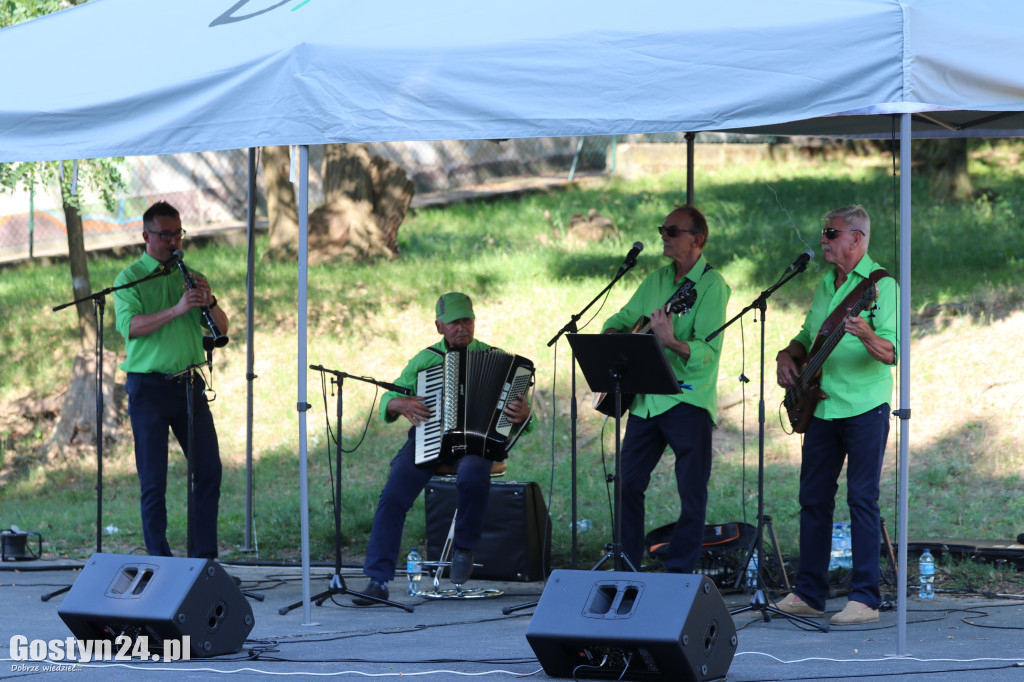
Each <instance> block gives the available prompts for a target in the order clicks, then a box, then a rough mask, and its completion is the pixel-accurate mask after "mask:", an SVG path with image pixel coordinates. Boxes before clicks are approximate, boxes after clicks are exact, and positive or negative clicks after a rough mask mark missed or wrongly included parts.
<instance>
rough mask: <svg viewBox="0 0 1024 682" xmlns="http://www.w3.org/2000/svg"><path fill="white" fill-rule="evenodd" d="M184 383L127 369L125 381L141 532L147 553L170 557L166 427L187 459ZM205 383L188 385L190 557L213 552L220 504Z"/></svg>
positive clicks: (215, 447) (217, 465)
mask: <svg viewBox="0 0 1024 682" xmlns="http://www.w3.org/2000/svg"><path fill="white" fill-rule="evenodd" d="M187 386H188V384H187V383H186V382H185V381H183V380H182V381H179V380H178V379H171V380H168V379H166V378H164V375H163V374H138V373H134V372H131V373H129V374H128V379H127V380H126V382H125V389H126V390H127V391H128V416H129V417H131V422H132V433H133V434H134V435H135V468H136V471H137V472H138V475H139V493H140V501H141V511H142V536H143V538H144V539H145V541H146V552H147V553H148V554H150V555H152V556H171V548H170V545H168V543H167V503H166V493H167V429H168V428H170V430H171V432H172V433H173V434H174V437H175V438H176V439H177V440H178V445H180V446H181V449H182V452H184V453H185V457H187V458H188V457H191V453H189V451H188V409H187V402H186V399H187V397H188V394H187ZM205 387H206V384H205V383H204V382H203V380H202V379H201V378H197V380H196V381H194V382H193V383H192V408H193V419H192V440H193V443H194V444H195V457H191V459H192V480H193V482H194V484H193V490H192V514H191V517H192V547H191V548H189V556H193V557H204V558H211V559H212V558H215V557H216V556H217V511H218V508H219V505H220V480H221V463H220V448H219V446H218V444H217V430H216V429H215V428H214V425H213V414H212V413H211V412H210V405H209V404H208V403H207V402H206V399H205V398H204V397H203V389H204V388H205Z"/></svg>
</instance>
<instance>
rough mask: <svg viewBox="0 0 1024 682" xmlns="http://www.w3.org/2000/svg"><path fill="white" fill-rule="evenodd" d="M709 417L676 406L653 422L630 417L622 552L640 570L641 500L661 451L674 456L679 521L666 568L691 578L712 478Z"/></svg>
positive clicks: (690, 407)
mask: <svg viewBox="0 0 1024 682" xmlns="http://www.w3.org/2000/svg"><path fill="white" fill-rule="evenodd" d="M712 427H713V424H712V422H711V416H710V415H709V414H708V413H707V410H704V409H703V408H700V407H695V406H693V405H690V404H688V403H680V404H678V405H676V406H675V407H673V408H672V409H670V410H668V411H667V412H663V413H662V414H659V415H657V416H656V417H650V418H647V419H645V418H643V417H637V416H635V415H633V414H630V415H629V419H628V420H627V421H626V435H625V437H624V438H623V440H622V481H621V485H622V509H621V514H622V538H621V539H620V542H621V544H622V552H623V553H624V554H625V555H626V557H627V558H628V559H629V560H630V562H632V564H633V566H634V567H635V568H636V569H638V570H639V569H640V562H641V561H642V560H643V556H644V516H645V505H644V498H645V494H646V491H647V486H648V484H650V482H651V473H652V472H653V471H654V468H655V467H656V466H657V465H658V462H659V461H660V460H661V456H662V454H663V453H664V452H665V447H666V446H668V447H671V448H672V452H673V453H674V454H675V457H676V464H675V474H676V488H677V489H678V491H679V519H678V520H677V521H676V527H675V530H674V531H673V532H672V538H671V540H670V542H669V548H668V554H667V557H666V559H665V568H666V570H668V571H673V572H680V573H691V572H693V570H694V569H695V568H696V567H697V562H698V561H699V560H700V556H701V553H702V551H703V542H704V517H705V514H706V512H707V506H708V480H709V479H710V478H711V430H712Z"/></svg>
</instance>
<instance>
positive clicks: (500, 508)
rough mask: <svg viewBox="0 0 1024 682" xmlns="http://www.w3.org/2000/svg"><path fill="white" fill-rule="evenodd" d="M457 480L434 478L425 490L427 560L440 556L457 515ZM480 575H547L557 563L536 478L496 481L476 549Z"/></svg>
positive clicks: (520, 578) (496, 577)
mask: <svg viewBox="0 0 1024 682" xmlns="http://www.w3.org/2000/svg"><path fill="white" fill-rule="evenodd" d="M455 502H456V494H455V480H454V478H452V479H451V480H449V479H447V478H445V479H434V480H432V481H431V482H430V483H429V484H428V485H427V488H426V490H425V491H424V507H425V509H426V517H427V560H428V561H438V560H439V559H440V558H441V550H442V549H444V543H445V540H446V539H447V538H448V529H449V528H451V524H452V516H453V515H454V514H455ZM473 562H474V563H476V564H480V566H477V567H476V568H475V569H473V577H474V578H483V579H489V580H509V581H521V582H532V581H536V580H544V578H545V577H546V575H547V573H548V572H549V571H550V565H551V519H549V518H548V513H547V507H546V505H545V504H544V497H543V495H541V491H540V486H539V485H537V484H536V483H533V482H530V483H522V482H518V481H491V494H490V498H489V500H488V503H487V514H486V516H485V518H484V532H483V535H482V536H481V538H480V544H478V545H477V546H476V548H475V549H474V550H473Z"/></svg>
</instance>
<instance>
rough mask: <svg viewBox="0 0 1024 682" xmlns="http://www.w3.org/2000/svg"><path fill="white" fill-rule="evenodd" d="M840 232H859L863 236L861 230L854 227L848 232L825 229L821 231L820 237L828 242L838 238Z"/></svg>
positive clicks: (831, 228)
mask: <svg viewBox="0 0 1024 682" xmlns="http://www.w3.org/2000/svg"><path fill="white" fill-rule="evenodd" d="M840 232H860V233H861V234H864V231H863V230H858V229H857V228H855V227H851V228H850V229H848V230H837V229H836V228H834V227H826V228H824V229H823V230H822V231H821V236H822V237H824V238H825V239H827V240H829V241H832V240H833V239H835V238H836V237H838V236H839V233H840Z"/></svg>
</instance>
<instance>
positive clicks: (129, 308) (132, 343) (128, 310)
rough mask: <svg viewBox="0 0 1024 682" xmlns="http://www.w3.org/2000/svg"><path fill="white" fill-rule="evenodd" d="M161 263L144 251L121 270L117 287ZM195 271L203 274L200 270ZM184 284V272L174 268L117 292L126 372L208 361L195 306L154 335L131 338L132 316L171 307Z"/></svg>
mask: <svg viewBox="0 0 1024 682" xmlns="http://www.w3.org/2000/svg"><path fill="white" fill-rule="evenodd" d="M159 265H160V261H158V260H156V259H155V258H153V257H152V256H150V255H149V254H148V253H144V254H142V257H141V258H139V260H137V261H135V262H134V263H132V264H131V265H129V266H128V267H127V268H125V269H124V270H122V271H121V274H119V275H118V276H117V278H116V279H115V280H114V286H120V285H122V284H125V283H127V282H133V281H137V280H140V279H142V278H143V277H146V276H147V275H149V274H150V273H152V272H153V271H154V270H156V268H157V267H159ZM195 274H197V275H200V276H201V273H195ZM184 285H185V282H184V280H183V279H182V277H181V274H180V273H178V272H177V271H176V270H175V271H172V272H169V273H168V274H167V275H164V276H163V277H155V278H154V279H151V280H149V281H147V282H143V283H142V284H139V285H137V286H134V287H128V288H126V289H118V290H117V291H115V292H114V314H115V320H114V324H115V326H116V327H117V331H119V332H120V333H121V336H123V337H124V339H125V348H126V353H127V358H125V361H124V362H123V363H121V369H123V370H124V371H125V372H140V373H148V372H158V373H161V374H174V373H176V372H180V371H182V370H184V369H187V368H188V367H190V366H192V365H195V364H198V363H201V362H203V361H205V360H206V354H205V351H204V350H203V329H204V328H203V318H202V314H201V313H200V312H199V308H192V309H191V310H189V311H188V313H187V314H185V315H182V316H181V317H177V318H175V319H173V320H171V321H170V322H168V323H167V324H165V325H164V326H162V327H160V328H159V329H157V330H156V331H155V332H153V333H152V334H147V335H146V336H139V337H137V338H134V339H132V338H129V337H128V333H129V326H130V325H131V321H132V318H133V317H135V316H136V315H140V314H148V313H155V312H158V311H160V310H163V309H165V308H170V307H172V306H173V305H175V304H176V303H177V302H178V301H179V300H181V295H182V294H183V293H185V289H184V288H183V287H184Z"/></svg>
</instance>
